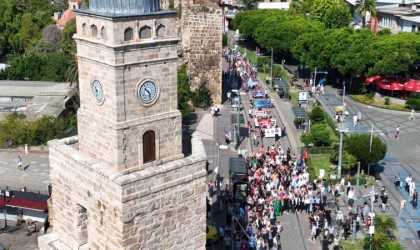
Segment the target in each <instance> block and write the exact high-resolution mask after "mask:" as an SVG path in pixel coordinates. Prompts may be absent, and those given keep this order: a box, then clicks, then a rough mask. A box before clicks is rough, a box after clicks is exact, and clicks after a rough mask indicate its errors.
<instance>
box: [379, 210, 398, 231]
mask: <svg viewBox="0 0 420 250" xmlns="http://www.w3.org/2000/svg"><path fill="white" fill-rule="evenodd" d="M374 220H375V221H374V225H375V231H379V232H382V233H385V234H387V233H391V234H392V233H394V232H395V231H396V230H397V223H396V222H395V219H394V218H391V217H389V216H386V215H378V216H376V217H375V219H374Z"/></svg>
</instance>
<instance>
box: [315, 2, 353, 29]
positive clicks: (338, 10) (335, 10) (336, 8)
mask: <svg viewBox="0 0 420 250" xmlns="http://www.w3.org/2000/svg"><path fill="white" fill-rule="evenodd" d="M330 1H331V0H330ZM321 21H322V22H323V23H325V27H327V28H329V29H336V28H343V27H348V26H349V24H350V22H351V12H350V8H349V6H348V5H347V3H346V2H345V1H343V0H339V1H335V0H334V4H333V5H332V6H331V7H330V8H328V9H326V10H325V13H324V17H323V18H322V19H321Z"/></svg>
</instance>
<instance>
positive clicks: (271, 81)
mask: <svg viewBox="0 0 420 250" xmlns="http://www.w3.org/2000/svg"><path fill="white" fill-rule="evenodd" d="M270 86H271V87H272V86H273V49H271V73H270Z"/></svg>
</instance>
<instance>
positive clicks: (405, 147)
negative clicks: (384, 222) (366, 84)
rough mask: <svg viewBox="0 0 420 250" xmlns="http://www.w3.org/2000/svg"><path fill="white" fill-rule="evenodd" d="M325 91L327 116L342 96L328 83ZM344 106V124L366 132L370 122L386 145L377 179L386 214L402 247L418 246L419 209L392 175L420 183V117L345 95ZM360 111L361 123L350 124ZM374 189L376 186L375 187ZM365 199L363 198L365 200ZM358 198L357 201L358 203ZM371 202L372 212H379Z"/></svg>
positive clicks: (419, 243)
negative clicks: (387, 206) (394, 223)
mask: <svg viewBox="0 0 420 250" xmlns="http://www.w3.org/2000/svg"><path fill="white" fill-rule="evenodd" d="M325 89H326V94H325V95H323V96H322V97H321V102H322V104H323V107H324V108H325V109H326V110H327V112H328V113H329V115H330V116H331V117H333V115H334V106H338V105H341V104H342V97H341V96H338V91H337V90H336V89H335V88H332V87H331V86H326V87H325ZM346 104H347V106H346V109H347V110H348V111H349V113H350V115H349V116H348V117H347V120H346V127H348V128H349V129H350V130H357V131H366V132H368V131H370V128H371V126H372V124H373V125H374V130H375V131H379V132H378V133H377V134H379V136H381V137H382V138H383V139H384V140H385V142H386V143H387V145H388V152H387V155H386V157H385V159H383V160H382V161H380V162H379V167H380V169H381V170H382V171H383V172H382V173H381V177H382V180H381V181H377V184H378V186H379V187H381V186H385V187H386V188H387V194H388V196H389V198H390V200H389V203H390V209H389V210H387V212H386V214H387V215H390V216H391V217H393V218H395V220H396V221H397V225H398V233H397V234H396V236H397V237H398V238H399V239H400V241H401V242H402V243H403V244H404V246H405V248H406V249H420V240H419V232H420V211H419V210H414V209H413V208H412V206H411V204H410V203H409V195H408V193H407V192H404V191H403V190H400V189H396V188H395V187H394V176H395V174H396V172H397V171H399V172H400V174H401V176H402V179H403V180H405V178H406V177H407V176H408V175H409V174H411V175H412V177H413V179H414V181H415V182H416V183H417V184H418V183H420V171H419V170H418V162H419V161H420V154H419V153H420V146H419V144H420V130H419V128H420V119H419V118H420V116H419V114H416V119H415V120H409V119H408V117H409V113H408V112H400V111H392V110H384V109H379V108H375V107H370V106H367V105H363V104H360V103H357V102H355V101H353V100H351V99H350V98H349V97H346ZM358 111H361V112H362V121H363V122H362V124H361V125H357V126H356V127H355V128H354V127H353V121H352V116H353V114H354V113H356V112H358ZM397 125H400V138H399V139H395V137H394V134H395V128H396V126H397ZM377 189H378V188H377ZM361 191H362V194H367V193H368V192H369V190H365V189H364V188H362V189H361ZM367 199H368V198H364V199H363V200H365V201H368V200H367ZM401 200H406V205H405V207H404V208H403V210H402V212H401V216H399V214H400V205H399V204H400V201H401ZM361 203H362V201H359V202H358V204H361ZM378 205H379V203H376V204H375V208H374V209H375V212H376V213H377V214H380V213H381V212H380V210H379V207H378Z"/></svg>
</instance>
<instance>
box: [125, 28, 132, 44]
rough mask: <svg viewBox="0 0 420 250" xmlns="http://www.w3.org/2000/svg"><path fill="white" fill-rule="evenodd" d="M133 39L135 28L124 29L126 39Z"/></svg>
mask: <svg viewBox="0 0 420 250" xmlns="http://www.w3.org/2000/svg"><path fill="white" fill-rule="evenodd" d="M130 40H133V29H132V28H127V29H125V31H124V41H130Z"/></svg>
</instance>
